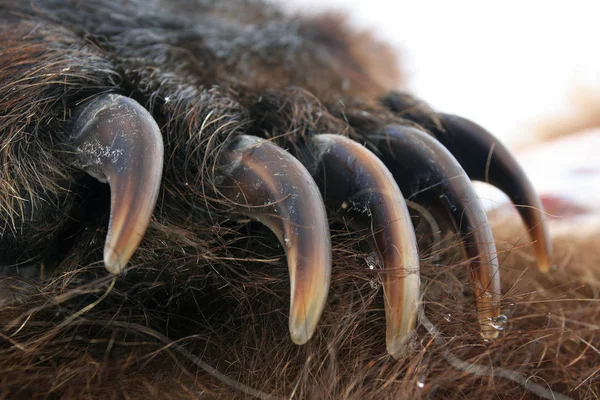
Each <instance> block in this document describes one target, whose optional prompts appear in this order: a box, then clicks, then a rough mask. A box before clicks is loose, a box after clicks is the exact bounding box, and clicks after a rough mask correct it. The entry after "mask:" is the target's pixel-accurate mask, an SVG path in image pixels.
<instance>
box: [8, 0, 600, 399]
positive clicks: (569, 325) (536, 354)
mask: <svg viewBox="0 0 600 400" xmlns="http://www.w3.org/2000/svg"><path fill="white" fill-rule="evenodd" d="M0 22H1V24H0V45H1V50H0V157H1V159H2V169H1V170H0V217H1V221H0V223H1V224H2V225H1V226H0V234H1V237H0V267H2V269H3V271H4V272H5V274H6V275H10V276H9V277H6V278H4V279H3V281H2V285H3V286H0V290H1V292H0V293H1V294H0V296H1V297H0V304H2V310H1V311H0V397H5V398H44V397H51V398H174V399H178V398H198V397H200V398H214V397H224V398H228V397H246V396H262V397H266V396H267V395H270V396H274V397H295V398H315V397H320V398H357V399H358V398H394V399H398V398H400V399H402V398H406V399H412V398H466V397H468V398H477V396H481V398H523V397H525V398H527V397H532V396H534V394H533V392H532V390H534V389H532V386H531V385H529V386H528V383H536V384H538V385H540V386H541V387H543V388H546V389H548V390H550V389H551V390H553V391H555V392H556V393H562V394H565V395H569V396H571V397H574V398H589V399H593V398H598V397H600V389H599V377H598V376H599V373H598V365H599V364H600V350H599V347H600V346H598V334H599V333H600V331H599V326H600V303H599V299H598V291H599V290H600V269H598V268H597V267H596V266H597V262H596V261H597V260H596V259H597V258H598V252H597V251H596V250H595V245H594V243H595V239H594V238H595V236H596V235H597V234H598V231H600V229H596V226H595V225H590V228H589V229H590V230H591V231H590V234H589V236H586V237H584V238H582V239H581V240H580V239H577V238H576V239H572V238H571V237H570V236H569V235H570V234H569V233H568V232H567V233H564V232H562V233H560V234H556V235H555V246H556V256H557V264H558V265H559V271H558V272H557V273H555V274H549V275H542V274H539V273H537V272H536V271H535V267H534V266H535V261H534V259H533V254H532V251H531V249H530V248H529V246H528V243H527V241H525V242H524V243H521V244H517V242H518V240H519V239H520V238H523V237H525V236H526V232H525V231H524V230H523V229H522V228H520V226H521V225H520V221H519V220H518V217H517V216H516V214H513V213H510V212H508V211H506V212H508V216H505V215H504V214H503V215H502V216H501V217H500V219H501V221H502V230H501V231H499V232H498V244H499V248H498V249H499V253H500V256H501V258H502V260H503V261H502V273H503V282H504V288H503V293H505V297H504V299H503V305H504V308H505V313H506V314H507V316H508V321H509V322H508V324H507V326H506V327H505V330H504V331H503V332H502V334H501V335H500V338H499V339H497V340H494V341H491V342H484V341H483V340H482V339H481V337H480V335H479V333H478V326H477V323H476V314H475V308H474V299H473V297H472V295H471V293H470V290H469V289H468V284H467V277H466V270H465V262H464V261H463V260H460V259H458V258H456V257H454V256H453V255H454V254H455V253H456V252H454V251H450V252H444V254H440V253H439V252H436V253H433V254H432V252H431V251H428V249H427V248H426V247H425V246H423V247H424V248H423V249H422V263H423V267H422V268H423V271H422V279H423V283H424V285H423V287H424V301H423V304H424V312H425V316H426V319H424V321H425V320H427V321H429V320H430V321H431V322H432V324H433V326H434V328H432V327H431V325H428V324H427V323H425V324H424V325H422V326H420V327H419V329H418V334H417V337H416V338H415V340H414V342H413V343H412V345H411V346H410V347H409V348H408V349H407V352H406V355H405V357H404V359H402V360H400V361H396V360H394V359H392V358H391V357H390V356H388V355H387V354H386V352H385V339H384V336H385V321H384V315H383V310H382V307H383V299H382V290H381V284H380V281H381V277H380V272H381V271H380V270H379V269H378V268H375V269H370V268H369V263H370V261H369V260H368V259H369V255H368V252H365V250H364V248H363V247H362V245H361V240H360V239H361V234H360V232H359V233H350V232H349V231H348V230H347V229H346V228H345V227H344V226H339V225H332V242H333V259H334V265H333V275H332V284H331V286H332V288H331V292H330V295H329V299H328V303H327V306H326V309H325V312H324V315H323V317H322V318H321V322H320V324H319V328H318V329H317V332H316V334H315V336H314V337H313V338H312V339H311V341H310V342H309V343H308V344H306V345H304V346H301V347H299V346H296V345H294V344H292V343H291V341H290V339H289V336H288V332H287V310H288V308H289V287H288V286H289V284H288V275H287V267H286V263H285V257H284V252H283V249H282V248H281V246H280V245H279V244H278V242H277V240H276V238H275V237H274V236H273V235H272V234H271V233H270V232H269V231H268V230H267V229H266V228H264V227H262V226H261V225H259V224H257V223H247V222H246V221H240V220H239V218H237V217H236V216H234V215H232V214H231V213H230V212H229V211H230V207H229V205H228V203H227V201H226V200H225V199H223V198H222V197H220V196H219V194H218V192H217V191H216V190H214V189H213V184H212V182H213V180H214V178H215V175H214V174H215V172H214V171H215V167H216V160H217V159H218V157H217V156H218V153H219V151H220V149H221V148H222V145H223V143H225V142H226V141H227V139H228V138H229V137H231V136H234V135H239V134H242V133H248V134H253V135H257V136H262V137H268V138H273V140H275V141H276V142H277V143H279V144H281V145H282V146H284V147H286V148H287V149H288V150H289V151H290V152H292V153H293V154H296V153H297V149H299V148H300V147H301V146H302V144H303V143H304V142H305V140H306V138H307V137H310V136H311V135H314V134H319V133H338V134H344V135H347V136H350V137H352V138H354V139H356V140H358V141H361V142H365V140H364V138H363V134H365V133H368V132H374V131H378V130H381V129H382V127H384V126H385V125H386V124H390V123H396V124H414V123H419V124H421V125H422V126H423V127H424V128H426V129H429V130H433V129H438V128H439V126H438V124H437V120H436V118H435V114H434V113H433V111H431V110H430V109H429V108H428V107H426V106H425V105H424V104H422V103H421V102H419V101H417V100H415V99H413V98H411V97H410V96H409V95H408V94H402V93H390V90H392V89H393V88H395V87H398V85H399V84H400V81H399V80H400V78H401V74H400V73H399V72H397V71H398V69H397V67H396V65H395V62H394V57H393V54H392V53H391V51H390V50H389V49H388V48H387V47H386V46H385V45H383V44H380V43H377V42H375V41H374V40H373V39H372V38H370V36H368V35H366V34H356V33H353V32H352V31H351V30H349V29H348V28H347V27H346V26H345V25H344V23H343V22H342V21H341V20H340V19H338V18H332V17H323V18H320V19H303V18H289V17H285V16H284V15H283V14H281V13H280V12H278V11H277V10H274V9H273V8H272V7H268V6H265V5H264V4H262V3H260V2H258V1H254V0H246V1H244V0H237V1H236V0H229V1H207V0H198V1H185V0H174V1H173V0H171V1H153V2H150V4H148V2H145V1H141V0H140V1H138V0H133V1H127V2H122V3H121V2H116V1H106V0H104V1H85V2H84V1H77V0H73V1H66V0H49V1H40V2H32V3H28V2H16V1H15V2H13V1H7V0H0ZM106 92H114V93H120V94H124V95H127V96H130V97H132V98H134V99H136V100H137V101H138V102H140V103H141V104H142V105H144V106H145V107H146V108H147V109H148V110H149V111H150V112H151V113H152V115H153V116H154V118H155V119H156V121H157V122H158V124H159V126H160V127H161V131H162V133H163V137H164V140H165V164H164V168H165V170H164V171H165V172H164V178H163V184H162V187H161V193H160V195H159V201H158V205H157V208H156V211H155V213H154V217H153V220H152V222H151V224H150V228H149V230H148V232H147V234H146V236H145V238H144V240H143V241H142V243H141V245H140V248H139V249H138V250H137V252H136V253H135V255H134V258H133V259H132V260H131V262H130V264H129V268H128V269H127V271H126V273H124V274H121V275H119V276H118V277H112V276H109V274H108V273H107V272H105V270H104V267H103V265H102V263H101V261H100V260H102V247H103V242H104V237H105V235H106V231H105V229H106V228H105V227H106V226H107V222H108V213H109V192H108V188H107V187H106V186H105V185H102V184H99V183H97V182H96V181H94V180H93V179H92V178H90V177H88V176H87V175H85V174H83V173H81V172H80V171H78V170H77V169H75V168H74V167H72V159H71V155H70V149H69V147H68V146H66V145H65V139H66V137H67V136H68V132H69V129H70V116H71V112H72V110H73V109H74V107H76V106H77V105H78V104H81V103H82V102H84V101H86V100H88V99H90V98H92V97H93V96H95V95H98V94H100V93H106ZM498 112H502V110H499V111H498ZM502 212H505V211H502ZM506 221H513V222H514V223H507V222H506ZM419 224H420V221H419V220H418V219H417V218H415V225H416V226H419ZM552 226H554V225H551V227H552ZM425 239H426V238H425ZM424 242H426V240H425V241H424ZM449 249H450V250H452V248H451V246H449ZM594 268H595V269H594ZM457 360H459V361H460V362H462V363H463V364H461V363H460V362H457ZM500 371H502V372H500ZM511 374H512V375H511ZM507 375H510V376H513V377H515V376H516V377H520V378H515V379H513V380H510V379H507V378H506V376H507ZM515 380H516V381H518V382H520V383H515V382H514V381H515ZM538 393H540V392H539V391H538ZM544 393H546V394H548V393H549V392H548V391H546V392H544Z"/></svg>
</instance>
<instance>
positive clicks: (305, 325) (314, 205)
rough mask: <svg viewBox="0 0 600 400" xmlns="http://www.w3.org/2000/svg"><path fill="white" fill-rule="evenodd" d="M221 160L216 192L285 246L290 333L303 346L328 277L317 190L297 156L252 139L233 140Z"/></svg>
mask: <svg viewBox="0 0 600 400" xmlns="http://www.w3.org/2000/svg"><path fill="white" fill-rule="evenodd" d="M222 161H223V165H222V168H221V169H220V172H219V173H220V175H221V177H222V181H221V182H220V183H219V185H218V188H219V190H220V192H221V193H222V194H224V195H225V196H226V197H227V198H228V199H230V200H231V201H232V202H234V203H236V206H235V207H236V209H237V211H238V212H240V213H241V214H244V215H247V216H249V217H252V218H254V219H256V220H258V221H260V222H261V223H263V224H265V225H266V226H267V227H268V228H269V229H271V230H272V231H273V233H275V235H277V238H278V239H279V241H280V242H281V245H282V246H283V248H284V249H285V252H286V255H287V262H288V268H289V273H290V284H291V294H290V298H291V304H290V320H289V328H290V335H291V337H292V340H293V341H294V343H296V344H304V343H306V342H307V341H308V340H309V339H310V337H311V336H312V335H313V333H314V330H315V328H316V326H317V323H318V321H319V318H320V316H321V313H322V312H323V308H324V306H325V301H326V299H327V293H328V291H329V281H330V277H331V239H330V235H329V224H328V221H327V214H326V212H325V206H324V204H323V200H322V199H321V194H320V193H319V189H318V187H317V185H316V184H315V182H314V180H313V179H312V177H311V176H310V174H309V172H308V171H307V170H306V168H304V166H303V165H302V164H301V163H300V162H299V161H298V160H296V159H295V158H294V157H292V156H291V155H290V154H289V153H288V152H286V151H285V150H283V149H282V148H280V147H278V146H277V145H275V144H273V143H271V142H269V141H266V140H263V139H259V138H257V137H253V136H246V135H242V136H239V137H237V138H235V140H234V141H233V143H232V144H231V145H230V147H229V148H228V149H227V150H226V151H225V152H224V153H223V155H222Z"/></svg>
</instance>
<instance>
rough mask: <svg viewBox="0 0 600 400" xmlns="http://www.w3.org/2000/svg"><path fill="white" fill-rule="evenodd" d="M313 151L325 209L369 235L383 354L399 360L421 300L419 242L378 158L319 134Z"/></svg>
mask: <svg viewBox="0 0 600 400" xmlns="http://www.w3.org/2000/svg"><path fill="white" fill-rule="evenodd" d="M313 145H314V151H315V156H316V160H315V165H314V166H313V168H312V169H313V171H314V172H313V175H314V176H315V180H316V181H317V182H318V184H319V186H320V188H321V190H322V192H323V197H324V199H325V203H326V204H327V206H328V207H330V208H333V209H335V210H337V211H338V217H341V218H343V219H344V221H345V222H346V223H347V224H348V225H349V226H351V227H353V228H354V229H357V230H368V231H370V232H371V233H370V236H371V239H370V240H369V241H370V242H371V244H372V246H373V250H374V251H375V252H376V253H377V254H378V256H379V259H380V261H381V265H382V266H383V272H384V298H385V312H386V321H387V329H386V344H387V350H388V353H390V354H391V355H392V356H396V357H397V356H400V355H401V354H402V351H403V350H404V349H405V345H406V342H407V340H408V339H409V338H410V337H411V335H412V334H413V331H414V329H415V325H416V321H417V308H418V304H419V300H420V288H419V286H420V280H419V254H418V251H417V242H416V238H415V233H414V229H413V225H412V222H411V220H410V215H409V213H408V209H407V207H406V203H405V201H404V198H403V197H402V193H401V192H400V189H399V188H398V185H397V184H396V182H395V181H394V178H393V177H392V175H391V174H390V172H389V171H388V169H387V168H386V167H385V165H383V163H382V162H381V161H380V160H379V159H378V158H377V156H375V155H374V154H373V153H372V152H370V151H369V150H367V149H366V148H365V147H363V146H362V145H360V144H358V143H356V142H354V141H353V140H350V139H348V138H346V137H343V136H339V135H326V134H323V135H317V136H315V137H314V138H313Z"/></svg>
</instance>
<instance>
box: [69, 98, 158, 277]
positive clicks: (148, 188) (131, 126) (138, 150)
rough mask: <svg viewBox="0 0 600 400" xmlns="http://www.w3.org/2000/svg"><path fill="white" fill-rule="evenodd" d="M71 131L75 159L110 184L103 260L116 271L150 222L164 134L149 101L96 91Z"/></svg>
mask: <svg viewBox="0 0 600 400" xmlns="http://www.w3.org/2000/svg"><path fill="white" fill-rule="evenodd" d="M72 132H73V134H72V136H71V137H70V139H71V143H72V145H73V147H74V148H75V155H76V157H77V161H76V165H77V166H78V167H79V168H81V169H83V170H84V171H86V172H87V173H89V174H90V175H92V176H93V177H95V178H97V179H98V180H100V181H101V182H108V184H109V185H110V190H111V214H110V222H109V225H108V234H107V236H106V243H105V246H104V264H105V266H106V269H107V270H108V271H110V272H112V273H113V274H116V273H119V272H120V271H121V270H122V269H123V268H124V267H125V265H126V264H127V262H128V261H129V259H130V258H131V256H132V255H133V253H134V251H135V250H136V249H137V247H138V245H139V243H140V241H141V240H142V237H143V236H144V233H145V232H146V229H147V228H148V224H149V223H150V218H151V217H152V213H153V211H154V206H155V205H156V199H157V196H158V189H159V187H160V180H161V176H162V167H163V152H164V148H163V141H162V136H161V134H160V130H159V128H158V125H156V122H155V121H154V119H153V118H152V115H150V113H149V112H148V111H147V110H146V109H145V108H144V107H142V106H141V105H140V104H139V103H137V102H136V101H135V100H132V99H130V98H128V97H124V96H120V95H116V94H107V95H102V96H99V97H96V98H94V99H93V100H91V101H90V102H88V103H86V104H85V105H83V106H80V107H79V108H77V109H76V110H75V112H74V125H73V129H72Z"/></svg>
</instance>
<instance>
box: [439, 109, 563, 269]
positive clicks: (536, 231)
mask: <svg viewBox="0 0 600 400" xmlns="http://www.w3.org/2000/svg"><path fill="white" fill-rule="evenodd" d="M440 119H441V121H442V123H443V125H444V127H445V129H446V131H445V133H444V132H442V133H437V134H436V136H437V138H438V139H439V140H440V142H442V143H443V144H444V146H446V147H447V148H448V150H450V152H451V153H452V154H453V155H454V156H455V157H456V159H457V160H458V161H459V162H460V164H461V165H462V166H463V168H464V169H465V171H466V172H467V174H469V177H470V178H471V179H474V180H478V181H483V182H487V183H490V184H492V185H494V186H496V187H497V188H499V189H500V190H502V191H503V192H504V193H506V194H507V195H508V197H509V198H510V199H511V201H512V202H513V203H514V204H515V205H516V206H517V209H518V210H519V213H520V214H521V217H522V218H523V221H524V222H525V224H526V225H527V228H528V229H529V232H530V235H531V238H532V240H533V241H534V244H533V246H534V250H535V253H536V257H537V260H538V267H539V269H540V270H542V271H549V270H550V269H552V268H553V265H552V244H551V242H550V236H549V233H548V227H547V225H546V221H545V220H544V208H543V206H542V203H541V201H540V199H539V197H538V195H537V194H536V193H535V190H534V188H533V185H532V184H531V182H530V181H529V179H527V176H526V175H525V173H524V172H523V170H522V169H521V167H520V166H519V164H518V163H517V161H516V160H515V159H514V157H513V156H512V155H511V153H510V152H509V151H508V149H507V148H506V147H504V146H503V145H502V143H500V142H499V141H498V139H496V138H495V137H494V136H492V134H491V133H489V132H488V131H486V130H485V129H484V128H482V127H481V126H479V125H477V124H475V123H473V122H471V121H469V120H467V119H464V118H461V117H457V116H454V115H446V114H441V115H440Z"/></svg>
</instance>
